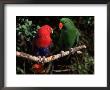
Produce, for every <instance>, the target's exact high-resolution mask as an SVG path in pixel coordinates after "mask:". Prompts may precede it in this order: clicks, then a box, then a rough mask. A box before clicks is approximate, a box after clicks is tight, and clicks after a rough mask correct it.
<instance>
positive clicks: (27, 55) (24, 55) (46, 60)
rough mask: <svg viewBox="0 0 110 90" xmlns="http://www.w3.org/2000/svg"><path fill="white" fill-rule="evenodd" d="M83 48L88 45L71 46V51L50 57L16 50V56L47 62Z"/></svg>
mask: <svg viewBox="0 0 110 90" xmlns="http://www.w3.org/2000/svg"><path fill="white" fill-rule="evenodd" d="M83 48H86V46H85V45H81V46H78V47H75V48H71V49H70V50H69V51H61V53H59V54H56V55H52V56H49V57H45V56H43V57H41V56H38V57H36V56H32V55H30V54H27V53H24V52H19V51H16V56H17V57H22V58H25V59H27V60H31V61H34V62H38V63H47V62H50V61H54V60H56V59H59V58H61V57H64V56H67V55H69V54H70V53H72V54H74V53H75V52H76V51H79V50H80V49H83Z"/></svg>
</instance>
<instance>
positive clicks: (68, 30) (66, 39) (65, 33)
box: [58, 18, 80, 50]
mask: <svg viewBox="0 0 110 90" xmlns="http://www.w3.org/2000/svg"><path fill="white" fill-rule="evenodd" d="M59 29H60V30H61V33H60V37H59V41H58V45H59V46H60V48H61V49H62V50H68V49H69V48H72V47H74V46H75V45H76V44H77V43H78V41H79V36H80V33H79V31H78V29H77V28H76V26H75V25H74V23H73V21H72V20H71V19H69V18H61V19H60V23H59Z"/></svg>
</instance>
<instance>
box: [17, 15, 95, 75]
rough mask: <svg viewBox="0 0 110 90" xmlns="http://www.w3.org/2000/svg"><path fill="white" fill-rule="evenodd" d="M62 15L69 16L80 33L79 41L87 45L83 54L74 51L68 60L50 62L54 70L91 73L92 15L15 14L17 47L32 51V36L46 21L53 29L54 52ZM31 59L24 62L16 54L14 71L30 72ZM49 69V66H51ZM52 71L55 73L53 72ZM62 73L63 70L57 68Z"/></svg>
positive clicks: (92, 58)
mask: <svg viewBox="0 0 110 90" xmlns="http://www.w3.org/2000/svg"><path fill="white" fill-rule="evenodd" d="M62 17H68V18H70V19H71V20H72V21H73V22H74V23H75V26H76V27H77V28H78V30H79V32H80V33H81V36H80V41H79V43H78V44H77V46H78V45H82V44H84V45H86V46H87V49H86V50H82V54H80V55H79V54H77V53H75V54H74V55H71V56H70V57H69V58H68V60H65V57H64V58H61V59H62V60H56V61H55V62H52V66H53V70H62V69H68V68H71V69H72V71H69V72H65V74H72V73H73V74H93V73H94V17H93V16H17V17H16V50H17V51H22V52H26V53H29V54H33V53H32V40H33V38H34V37H35V34H36V33H37V29H38V28H39V26H42V25H44V24H49V25H50V26H52V28H53V30H54V33H53V34H52V36H51V37H52V39H53V46H52V48H51V53H52V54H56V53H58V51H57V41H58V39H59V35H60V30H59V29H58V24H59V20H60V18H62ZM33 63H34V62H30V61H28V62H26V61H25V60H23V58H18V57H16V66H17V67H16V73H17V74H33V73H34V72H33V71H32V67H31V66H32V64H33ZM51 72H52V70H51ZM53 74H58V73H56V72H53ZM60 74H63V72H60Z"/></svg>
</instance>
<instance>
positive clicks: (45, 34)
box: [35, 25, 52, 48]
mask: <svg viewBox="0 0 110 90" xmlns="http://www.w3.org/2000/svg"><path fill="white" fill-rule="evenodd" d="M51 32H52V28H51V27H50V26H49V25H44V26H42V27H41V28H40V29H39V30H38V32H37V34H38V38H37V39H36V41H35V42H36V43H35V44H36V46H37V47H38V48H46V47H49V46H50V45H51V44H52V39H51V37H50V34H51Z"/></svg>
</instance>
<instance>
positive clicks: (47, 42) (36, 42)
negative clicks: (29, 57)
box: [32, 25, 52, 73]
mask: <svg viewBox="0 0 110 90" xmlns="http://www.w3.org/2000/svg"><path fill="white" fill-rule="evenodd" d="M51 33H52V28H51V26H49V25H43V26H42V27H40V28H39V29H38V31H37V33H36V36H35V38H34V39H33V42H32V49H33V53H34V55H36V56H37V55H39V56H48V55H49V54H50V49H49V48H50V46H51V45H52V39H51ZM36 66H39V68H38V67H36ZM42 67H43V65H42V64H35V65H34V70H35V69H36V70H35V72H37V71H38V72H37V73H39V71H42Z"/></svg>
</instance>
